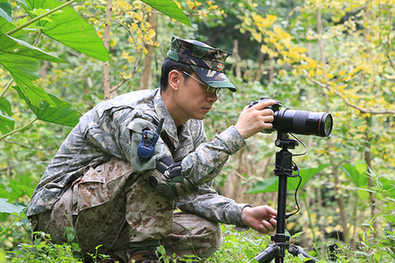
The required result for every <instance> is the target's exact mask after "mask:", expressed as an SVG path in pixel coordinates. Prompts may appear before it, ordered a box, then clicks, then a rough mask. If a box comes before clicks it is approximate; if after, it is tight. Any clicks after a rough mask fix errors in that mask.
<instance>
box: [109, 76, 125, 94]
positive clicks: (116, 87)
mask: <svg viewBox="0 0 395 263" xmlns="http://www.w3.org/2000/svg"><path fill="white" fill-rule="evenodd" d="M128 80H129V79H123V80H121V82H119V83H118V84H117V85H115V86H114V87H112V89H111V90H110V93H113V92H114V91H116V90H118V89H119V88H120V87H121V86H122V85H123V84H125V83H126V81H128Z"/></svg>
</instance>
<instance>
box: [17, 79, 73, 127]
mask: <svg viewBox="0 0 395 263" xmlns="http://www.w3.org/2000/svg"><path fill="white" fill-rule="evenodd" d="M14 79H15V81H16V83H17V84H18V86H14V89H16V90H17V91H18V94H19V96H20V97H21V98H23V99H24V100H25V102H26V103H27V105H28V106H29V108H30V109H31V110H32V111H33V112H34V114H35V115H36V116H37V118H38V119H40V120H43V121H48V122H53V123H57V124H61V125H66V126H75V125H76V124H77V123H78V120H79V118H80V113H79V112H77V111H76V110H74V109H73V108H72V106H71V105H70V104H69V103H67V102H65V101H63V100H61V99H59V98H57V97H56V96H54V95H52V94H49V93H46V92H45V91H44V90H43V89H41V88H39V87H36V86H34V85H33V84H32V83H29V82H27V83H26V82H24V81H22V80H21V79H19V78H18V77H16V76H14Z"/></svg>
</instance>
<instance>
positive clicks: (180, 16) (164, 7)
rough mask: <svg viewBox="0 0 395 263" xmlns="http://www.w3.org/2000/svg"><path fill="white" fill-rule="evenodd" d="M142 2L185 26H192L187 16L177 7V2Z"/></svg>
mask: <svg viewBox="0 0 395 263" xmlns="http://www.w3.org/2000/svg"><path fill="white" fill-rule="evenodd" d="M142 1H143V2H144V3H146V4H148V5H150V6H152V7H153V8H155V9H156V10H158V11H159V12H162V13H164V14H166V15H168V16H169V17H171V18H174V19H175V20H177V21H180V22H181V23H184V24H185V25H187V26H192V25H191V22H190V21H189V19H188V18H187V16H186V15H185V14H184V12H182V10H181V9H180V8H178V6H177V4H176V3H175V2H173V1H172V0H142Z"/></svg>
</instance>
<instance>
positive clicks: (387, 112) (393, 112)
mask: <svg viewBox="0 0 395 263" xmlns="http://www.w3.org/2000/svg"><path fill="white" fill-rule="evenodd" d="M310 80H311V81H312V82H314V83H315V84H317V85H319V86H320V87H322V88H324V89H326V90H328V91H332V92H335V93H336V95H338V96H339V97H340V98H342V100H343V101H344V103H346V105H348V106H350V107H352V108H354V109H356V110H358V111H359V112H361V113H369V114H373V115H384V114H395V111H391V110H385V111H372V110H367V109H363V108H361V107H359V106H357V105H354V104H352V103H351V102H349V101H348V100H347V99H346V98H344V97H343V95H342V94H340V92H338V91H336V90H331V89H330V88H329V87H328V86H327V85H325V84H323V83H321V82H319V81H318V80H315V79H310Z"/></svg>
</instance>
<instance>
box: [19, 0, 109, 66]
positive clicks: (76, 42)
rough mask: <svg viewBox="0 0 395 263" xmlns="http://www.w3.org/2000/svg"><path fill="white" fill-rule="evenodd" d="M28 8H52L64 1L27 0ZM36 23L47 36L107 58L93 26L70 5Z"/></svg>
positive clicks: (82, 51) (85, 51) (90, 54)
mask: <svg viewBox="0 0 395 263" xmlns="http://www.w3.org/2000/svg"><path fill="white" fill-rule="evenodd" d="M26 3H27V5H28V7H29V8H28V9H29V10H30V14H31V15H32V16H34V15H33V14H32V12H31V11H32V10H33V9H49V10H51V9H54V8H56V7H58V6H59V5H61V4H63V3H64V2H59V1H56V0H35V1H33V0H27V1H26ZM48 18H49V19H48V20H49V21H48V20H45V21H41V20H40V21H38V22H37V25H38V26H39V27H40V28H41V29H42V32H43V33H44V34H46V35H48V36H49V37H51V38H53V39H55V40H57V41H59V42H61V43H62V44H64V45H66V46H68V47H70V48H73V49H75V50H77V51H79V52H81V53H84V54H86V55H88V56H91V57H94V58H97V59H99V60H101V61H107V60H109V54H108V52H107V50H106V48H105V47H104V44H103V41H102V40H101V39H100V38H99V36H98V35H97V33H96V31H95V29H94V27H93V26H92V25H90V24H88V22H86V21H85V20H84V19H83V18H82V17H81V16H80V15H79V14H78V13H77V12H76V11H75V10H74V9H73V8H72V7H70V6H66V7H64V8H62V9H61V10H59V11H57V12H55V13H54V14H52V15H50V16H49V17H48Z"/></svg>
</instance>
